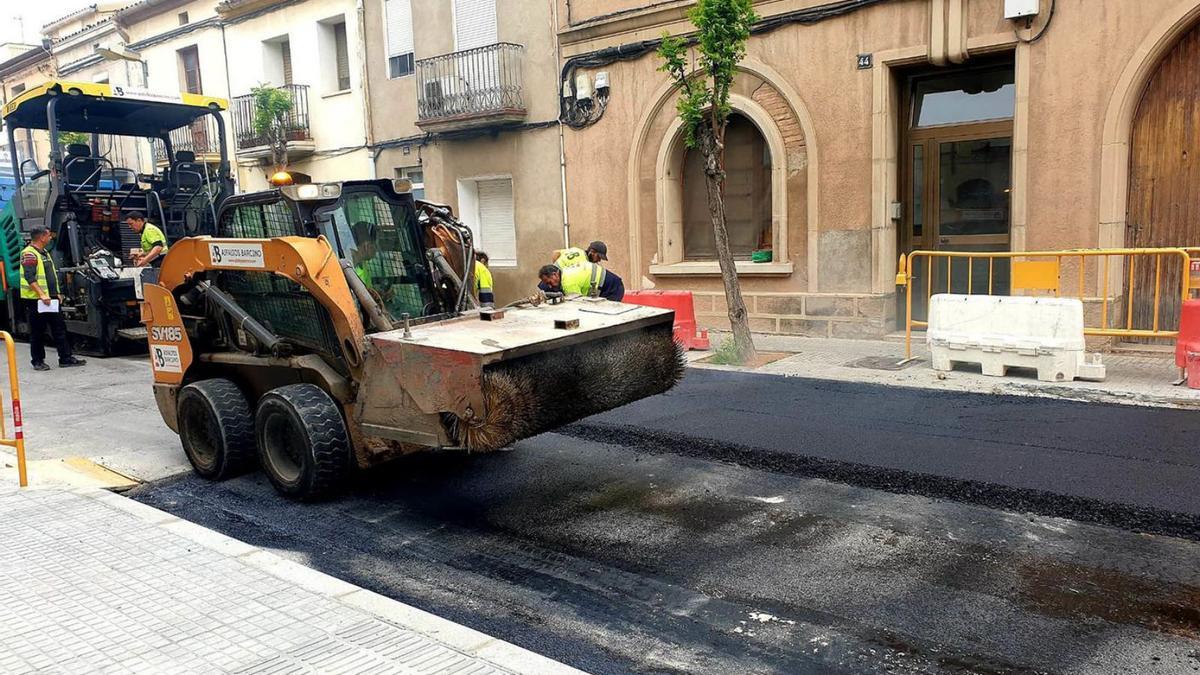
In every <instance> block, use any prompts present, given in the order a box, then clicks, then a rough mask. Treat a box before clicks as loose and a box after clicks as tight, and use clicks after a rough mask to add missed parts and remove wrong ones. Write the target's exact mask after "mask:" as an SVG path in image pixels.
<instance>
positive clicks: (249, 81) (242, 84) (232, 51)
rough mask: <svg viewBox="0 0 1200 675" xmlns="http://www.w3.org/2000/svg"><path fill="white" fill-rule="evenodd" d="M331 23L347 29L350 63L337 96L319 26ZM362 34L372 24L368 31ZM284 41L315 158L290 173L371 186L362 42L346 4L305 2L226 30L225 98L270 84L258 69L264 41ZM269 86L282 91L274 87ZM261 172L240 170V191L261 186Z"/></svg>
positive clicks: (340, 0) (343, 0) (328, 41)
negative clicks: (304, 96)
mask: <svg viewBox="0 0 1200 675" xmlns="http://www.w3.org/2000/svg"><path fill="white" fill-rule="evenodd" d="M335 17H343V18H344V19H345V21H346V40H347V46H348V52H349V53H348V56H349V60H350V89H349V90H348V91H336V86H335V84H336V83H335V82H333V81H332V77H331V73H332V72H333V71H332V69H333V59H334V55H333V51H332V50H333V45H332V38H331V37H330V36H329V35H328V33H327V32H326V31H325V29H324V27H323V22H327V21H328V20H329V19H333V18H335ZM367 26H368V27H370V26H372V24H370V23H368V24H367ZM285 35H286V36H288V39H289V41H290V43H291V53H292V80H293V82H294V83H296V84H304V85H308V87H309V88H308V109H309V124H310V128H311V132H312V137H313V141H314V143H315V145H316V152H315V153H314V155H313V156H311V157H308V158H302V159H297V160H293V161H292V162H291V163H290V164H289V166H290V167H291V168H293V169H295V170H296V171H302V172H304V173H307V174H309V175H311V176H312V177H313V180H315V181H335V180H348V179H361V178H370V177H372V176H371V174H372V173H373V168H374V167H373V163H372V162H371V160H370V153H369V152H368V151H367V149H366V147H365V146H366V142H367V128H366V116H365V110H364V96H363V81H362V79H363V78H362V73H361V65H362V58H363V56H362V52H361V49H362V46H363V41H362V36H361V35H360V32H359V28H358V15H357V9H356V7H355V3H354V2H352V1H350V0H309V1H308V2H302V3H298V4H294V5H284V6H282V7H280V8H278V9H276V10H274V11H272V12H269V13H267V14H263V15H260V16H254V17H252V18H248V19H245V20H238V21H233V22H230V24H229V25H228V26H227V27H226V29H225V44H226V54H227V59H228V63H229V80H230V85H229V89H230V94H231V95H232V96H240V95H243V94H247V93H249V92H250V90H251V89H252V88H254V87H255V86H257V85H258V84H260V83H262V82H265V81H268V80H269V79H270V78H269V76H268V69H267V68H266V67H265V64H264V47H263V41H264V40H273V39H276V38H279V37H282V36H285ZM273 84H281V82H274V83H273ZM265 181H266V170H265V169H264V168H263V167H250V166H240V167H239V187H240V188H241V189H243V190H254V189H259V188H261V187H265V186H266V182H265Z"/></svg>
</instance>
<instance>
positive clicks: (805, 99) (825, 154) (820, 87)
mask: <svg viewBox="0 0 1200 675" xmlns="http://www.w3.org/2000/svg"><path fill="white" fill-rule="evenodd" d="M628 4H629V3H623V2H621V1H619V0H607V1H601V0H590V1H589V0H584V1H579V0H572V2H571V9H572V20H573V21H574V22H575V26H576V27H575V28H570V27H565V26H564V30H563V32H562V33H561V36H560V37H561V39H562V50H563V54H564V56H567V57H569V56H572V55H577V54H581V53H585V52H588V51H591V50H595V49H600V48H604V47H610V46H615V45H618V44H623V43H629V42H633V41H635V40H640V39H646V38H647V37H653V36H656V35H659V34H661V33H662V31H663V30H668V31H671V32H674V33H680V32H682V31H686V30H687V29H688V24H686V22H683V21H681V20H680V19H679V17H680V16H681V13H682V7H683V6H685V5H687V4H689V3H686V2H680V3H665V4H659V5H652V6H651V7H650V8H648V9H647V10H645V11H644V12H641V13H632V14H630V13H623V14H619V15H617V16H615V17H609V18H599V19H595V20H592V21H590V22H588V20H587V19H588V17H587V15H586V14H587V13H588V12H591V13H593V15H600V14H605V13H607V12H612V11H616V10H622V9H626V8H627V7H626V5H628ZM816 4H821V3H819V2H816V1H813V0H774V1H772V2H761V3H757V7H758V10H759V12H760V13H762V14H764V15H771V14H776V13H780V12H784V11H789V10H798V9H804V8H806V7H811V6H813V5H816ZM1043 5H1044V8H1043V9H1044V10H1045V9H1046V8H1048V7H1049V0H1044V2H1043ZM1197 5H1200V2H1197V0H1159V1H1157V2H1144V1H1142V0H1105V1H1104V2H1096V1H1095V0H1058V7H1057V11H1056V14H1055V18H1054V23H1053V25H1052V26H1051V27H1050V29H1049V31H1048V32H1047V34H1046V36H1045V37H1044V39H1042V40H1041V41H1039V42H1037V43H1036V44H1034V45H1032V46H1028V47H1020V48H1019V49H1018V47H1017V41H1016V39H1015V37H1014V34H1013V30H1012V24H1010V23H1009V22H1007V21H1005V20H1004V19H1003V17H1002V6H1003V2H1002V0H896V1H894V2H888V3H883V4H880V5H877V6H873V7H870V8H866V9H863V10H860V11H857V12H855V13H853V14H849V15H846V16H842V17H838V18H834V19H830V20H826V21H822V22H819V23H816V24H813V25H810V26H800V25H792V26H788V27H785V28H781V29H778V30H775V31H773V32H770V33H767V34H763V35H759V36H755V37H754V38H752V39H751V41H750V43H749V46H748V55H747V60H746V71H745V72H744V73H743V74H742V75H740V76H739V80H738V88H739V90H740V91H741V92H742V93H743V94H745V93H747V92H748V91H757V92H759V93H760V94H762V93H763V92H771V93H772V94H777V95H778V97H780V98H781V99H782V100H783V101H784V102H785V103H786V105H785V106H783V107H782V108H780V107H779V106H776V107H775V108H774V110H776V113H777V114H773V117H774V118H775V121H776V124H777V126H779V127H780V131H781V133H782V135H787V134H786V128H785V127H786V126H787V125H788V124H791V123H793V121H794V122H795V123H796V124H798V125H799V126H800V127H801V129H802V136H803V140H802V143H793V146H794V147H795V148H796V149H797V150H798V149H799V148H800V147H803V150H804V151H803V155H801V154H799V153H798V152H796V153H792V152H791V151H789V155H788V159H787V166H786V170H787V172H788V176H789V179H788V186H789V187H788V196H789V201H788V206H787V210H786V214H787V219H786V227H787V229H788V238H787V241H788V244H789V247H788V261H787V262H790V263H791V264H792V271H791V273H790V274H781V275H777V276H749V275H747V276H745V277H744V278H743V288H744V290H745V291H746V293H747V294H748V295H749V296H750V301H749V304H750V306H751V312H752V316H754V317H755V319H756V320H755V327H756V328H758V329H760V330H771V331H779V332H798V333H816V334H847V335H851V334H865V333H870V332H883V331H884V330H886V329H888V328H889V327H890V326H889V325H888V324H886V323H885V322H884V319H885V318H886V317H887V316H888V314H889V312H891V311H892V310H891V309H890V308H891V307H893V305H892V303H890V302H888V301H887V300H886V298H885V296H886V294H887V293H888V292H889V291H890V290H891V289H890V286H891V283H892V282H891V276H890V275H894V273H895V260H896V256H897V254H898V253H899V251H898V250H897V248H896V243H895V239H896V237H895V234H896V227H897V226H896V225H895V224H894V223H893V222H892V221H891V220H890V216H889V214H888V213H887V211H888V209H887V208H886V207H887V204H888V202H889V201H890V200H891V199H894V198H895V195H896V182H897V181H898V175H899V174H898V171H897V166H896V153H897V150H898V140H897V137H896V132H897V124H898V122H897V119H896V118H897V113H898V106H897V105H896V102H895V99H896V93H897V91H898V89H897V87H898V84H897V83H898V82H900V81H901V79H902V78H901V76H900V75H898V74H897V72H898V69H900V68H901V67H903V66H907V65H919V64H926V65H928V64H930V63H931V62H935V61H940V62H942V63H947V64H950V62H952V61H954V60H959V59H961V52H962V48H963V47H964V46H965V47H966V48H967V50H968V51H969V52H970V53H973V54H976V55H979V54H982V53H984V52H988V51H998V52H1009V53H1014V52H1015V55H1016V56H1015V58H1016V61H1017V67H1016V71H1017V80H1018V84H1017V89H1018V97H1019V100H1018V104H1017V111H1016V117H1015V119H1014V128H1015V130H1014V146H1015V147H1014V172H1013V173H1014V175H1013V181H1014V182H1013V188H1014V192H1013V209H1014V214H1013V226H1014V229H1013V241H1014V246H1015V247H1017V248H1023V249H1027V250H1028V249H1048V248H1049V249H1053V248H1073V247H1080V246H1095V245H1097V244H1098V243H1099V242H1100V237H1099V235H1100V226H1099V222H1100V220H1101V213H1100V205H1101V202H1102V199H1103V198H1104V196H1105V195H1104V194H1103V192H1104V191H1105V190H1124V189H1125V186H1124V185H1123V184H1121V182H1120V180H1119V179H1112V178H1110V179H1108V180H1107V184H1106V186H1105V187H1104V188H1102V187H1101V164H1102V162H1101V156H1102V151H1103V148H1104V147H1105V143H1106V141H1105V138H1104V129H1105V118H1106V114H1107V112H1108V109H1109V106H1110V101H1111V100H1112V99H1113V97H1114V91H1116V90H1119V89H1120V86H1121V83H1120V80H1121V78H1122V74H1123V73H1124V72H1125V71H1126V70H1127V69H1128V68H1129V64H1130V63H1131V62H1135V61H1137V60H1139V59H1144V58H1145V50H1146V47H1145V46H1144V45H1145V44H1146V42H1147V40H1151V42H1152V41H1153V40H1152V38H1151V36H1150V34H1151V33H1152V32H1153V31H1155V30H1162V29H1156V28H1155V27H1156V25H1157V24H1161V23H1162V22H1163V19H1162V17H1163V15H1164V12H1165V11H1166V10H1168V9H1169V10H1170V11H1166V13H1167V14H1171V13H1172V12H1174V13H1178V14H1182V13H1185V12H1186V10H1187V9H1188V8H1195V7H1196V6H1197ZM564 7H565V5H564V4H563V3H560V12H561V11H562V10H563V9H564ZM958 11H961V12H962V13H963V14H962V17H961V22H960V23H958V24H956V25H953V24H952V23H948V22H947V21H946V19H947V18H948V17H949V15H950V13H953V12H958ZM935 12H942V14H941V15H940V16H939V15H938V14H937V13H935ZM955 16H957V15H955ZM1044 16H1045V12H1044V11H1043V17H1044ZM581 22H584V25H582V26H581V25H580V23H581ZM963 26H965V27H966V30H965V31H964V30H963V29H962V27H963ZM860 53H871V54H873V55H874V56H875V61H876V64H875V67H874V68H873V69H871V70H857V69H856V68H855V56H856V55H857V54H860ZM967 62H968V63H969V62H970V60H969V58H968V60H967ZM657 65H658V59H657V57H656V56H654V55H647V56H644V57H642V58H640V59H638V60H636V61H630V62H622V63H615V64H612V65H609V66H606V67H604V68H603V69H604V70H607V71H608V72H609V75H610V79H611V81H612V97H611V101H610V103H609V108H608V111H607V114H606V115H605V117H604V118H603V119H602V120H601V121H600V122H599V123H597V124H596V125H595V126H593V127H590V128H588V129H585V130H582V131H568V132H567V138H566V149H567V167H568V199H569V203H570V207H571V213H572V221H573V222H572V225H573V230H572V238H573V239H576V240H579V241H583V240H587V239H590V238H593V237H597V238H601V239H605V240H607V241H610V242H626V241H629V242H631V244H630V245H629V246H627V247H614V246H610V258H612V259H613V260H612V264H613V267H614V268H615V269H616V270H617V271H618V272H619V273H620V274H622V275H623V276H625V277H626V278H627V285H628V286H630V287H635V286H636V285H637V284H638V283H641V284H642V285H644V286H646V287H650V286H653V287H656V288H680V289H690V290H694V291H697V292H699V293H700V294H701V298H702V299H701V301H700V302H701V307H700V309H701V311H702V313H704V314H706V315H708V316H707V320H708V321H709V322H710V323H711V324H712V325H717V326H719V325H721V324H722V319H721V317H722V316H723V313H724V303H723V300H722V294H721V285H720V280H719V278H718V277H716V276H676V275H669V274H652V273H651V265H652V264H653V263H655V262H660V261H661V259H662V258H663V257H664V253H669V252H667V251H664V250H662V249H663V248H664V244H663V243H662V239H663V237H662V232H664V231H669V230H670V226H671V223H670V215H671V214H670V211H669V209H668V210H667V211H666V212H664V210H663V205H662V200H661V198H660V197H661V195H662V194H663V192H664V190H666V189H667V188H669V187H670V186H669V185H664V181H663V180H660V179H661V178H663V176H661V175H660V174H657V173H656V172H655V168H656V161H658V159H659V156H660V153H661V151H662V149H663V147H664V145H669V144H668V143H667V139H668V135H669V133H670V130H671V127H670V122H671V121H672V119H673V117H674V111H673V106H674V99H673V94H672V93H671V91H670V88H669V85H668V83H667V81H666V77H665V76H664V75H663V74H662V73H658V72H656V68H657ZM951 65H952V64H951ZM593 75H594V72H593ZM667 178H668V179H669V177H667ZM1018 230H1019V231H1018ZM1110 238H1111V237H1110ZM614 248H617V249H618V251H616V253H617V255H613V252H614ZM666 257H668V258H669V255H667V256H666ZM630 280H632V281H633V283H629V281H630ZM710 298H711V301H710ZM710 302H711V303H712V304H710Z"/></svg>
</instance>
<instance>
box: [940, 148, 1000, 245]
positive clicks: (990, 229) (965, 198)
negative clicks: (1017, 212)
mask: <svg viewBox="0 0 1200 675" xmlns="http://www.w3.org/2000/svg"><path fill="white" fill-rule="evenodd" d="M939 154H940V155H941V156H940V157H939V160H938V161H939V163H940V164H939V167H938V169H939V174H938V175H939V178H940V182H939V184H938V190H939V192H940V194H941V199H940V202H941V203H940V204H939V205H938V206H939V210H940V211H939V213H940V215H939V229H938V234H939V236H943V237H944V236H954V235H978V234H1008V201H1009V200H1008V198H1009V192H1010V190H1009V181H1010V179H1011V174H1012V140H1011V139H1008V138H992V139H987V140H980V141H958V142H956V143H941V144H940V150H939Z"/></svg>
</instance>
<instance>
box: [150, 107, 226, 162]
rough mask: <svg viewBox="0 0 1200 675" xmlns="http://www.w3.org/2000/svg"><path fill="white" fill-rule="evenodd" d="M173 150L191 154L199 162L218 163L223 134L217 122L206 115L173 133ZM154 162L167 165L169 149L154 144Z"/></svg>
mask: <svg viewBox="0 0 1200 675" xmlns="http://www.w3.org/2000/svg"><path fill="white" fill-rule="evenodd" d="M170 137H171V149H172V150H174V151H175V152H177V153H178V152H181V151H185V152H191V153H193V154H195V155H196V161H197V162H218V161H220V159H221V132H220V130H219V129H218V128H217V121H216V120H215V119H213V117H212V116H211V115H205V116H204V117H201V118H200V119H198V120H196V121H195V122H192V123H191V124H190V125H188V126H186V127H180V128H178V129H175V130H173V131H171V134H170ZM154 161H155V162H156V163H158V164H159V165H163V164H166V163H167V148H166V146H165V145H163V144H162V143H155V144H154Z"/></svg>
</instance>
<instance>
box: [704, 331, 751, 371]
mask: <svg viewBox="0 0 1200 675" xmlns="http://www.w3.org/2000/svg"><path fill="white" fill-rule="evenodd" d="M742 360H743V359H742V350H741V349H740V348H739V347H738V344H737V341H736V340H734V339H733V337H732V336H730V337H727V338H725V339H724V340H722V341H721V344H719V345H717V348H716V349H715V350H713V355H712V356H710V357H709V358H708V362H709V363H715V364H717V365H718V366H740V365H742Z"/></svg>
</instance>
